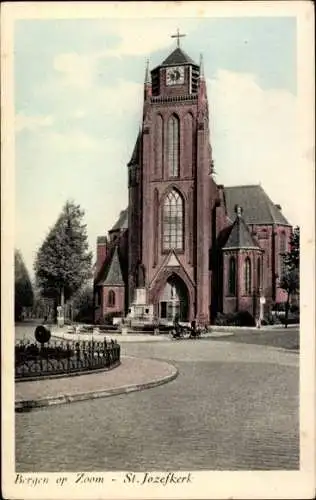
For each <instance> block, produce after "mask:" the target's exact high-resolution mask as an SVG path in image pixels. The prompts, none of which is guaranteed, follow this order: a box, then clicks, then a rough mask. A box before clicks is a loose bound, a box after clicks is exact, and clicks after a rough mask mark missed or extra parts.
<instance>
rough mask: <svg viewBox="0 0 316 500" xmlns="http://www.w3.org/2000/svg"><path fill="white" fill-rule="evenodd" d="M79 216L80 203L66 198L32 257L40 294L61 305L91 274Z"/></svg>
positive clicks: (86, 242) (87, 248)
mask: <svg viewBox="0 0 316 500" xmlns="http://www.w3.org/2000/svg"><path fill="white" fill-rule="evenodd" d="M83 217H84V211H83V210H81V208H80V206H79V205H75V204H74V203H73V202H72V201H67V203H66V204H65V206H64V207H63V210H62V212H61V214H60V216H59V217H58V219H57V221H56V223H55V225H54V227H53V228H52V229H51V230H50V231H49V233H48V236H47V238H46V240H45V241H44V243H43V244H42V246H41V248H40V249H39V251H38V253H37V255H36V259H35V264H34V269H35V275H36V280H37V284H38V286H39V287H40V288H41V291H42V295H43V296H45V297H50V298H52V297H53V298H55V299H56V300H58V301H59V303H60V305H61V306H62V307H64V302H65V300H67V299H69V298H70V297H71V296H72V295H73V294H74V293H75V292H76V291H77V290H79V288H81V286H82V285H83V284H84V283H85V282H86V280H87V279H88V278H89V277H90V276H91V262H92V253H91V252H89V247H88V239H87V232H86V225H85V224H83V222H82V220H83Z"/></svg>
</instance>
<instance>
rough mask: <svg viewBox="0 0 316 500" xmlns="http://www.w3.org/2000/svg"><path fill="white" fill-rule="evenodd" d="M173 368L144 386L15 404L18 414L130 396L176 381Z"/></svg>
mask: <svg viewBox="0 0 316 500" xmlns="http://www.w3.org/2000/svg"><path fill="white" fill-rule="evenodd" d="M168 364H169V366H171V367H172V373H171V374H170V375H167V376H165V377H163V378H160V379H157V380H152V381H150V382H145V383H143V384H134V385H125V386H122V387H114V388H112V389H105V390H101V391H96V392H93V391H90V392H84V393H78V394H61V395H60V396H51V397H48V398H41V399H31V400H25V401H16V402H15V411H16V412H19V413H21V412H28V411H31V410H33V409H35V408H44V407H48V406H53V405H61V404H66V403H74V402H76V401H86V400H88V399H98V398H107V397H110V396H118V395H119V394H129V393H130V392H136V391H143V390H145V389H152V388H153V387H158V386H159V385H163V384H166V383H168V382H171V381H172V380H174V379H175V378H176V377H177V376H178V375H179V371H178V369H177V368H176V367H175V366H173V365H172V364H170V363H168Z"/></svg>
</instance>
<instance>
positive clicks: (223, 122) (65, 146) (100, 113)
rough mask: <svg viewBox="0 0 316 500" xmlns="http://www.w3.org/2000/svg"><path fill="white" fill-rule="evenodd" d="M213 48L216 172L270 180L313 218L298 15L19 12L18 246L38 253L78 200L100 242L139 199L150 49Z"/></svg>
mask: <svg viewBox="0 0 316 500" xmlns="http://www.w3.org/2000/svg"><path fill="white" fill-rule="evenodd" d="M177 28H179V29H180V31H181V32H182V33H185V34H186V37H185V38H182V39H181V46H182V48H183V50H185V52H187V53H188V54H189V55H190V57H191V58H193V59H194V60H195V61H196V62H199V58H200V53H203V57H204V68H205V76H206V79H207V91H208V99H209V108H210V120H211V144H212V150H213V157H214V164H215V171H216V176H215V180H216V181H217V182H218V183H220V184H224V185H227V186H228V185H238V184H259V183H261V185H262V186H263V187H264V189H265V190H266V192H267V194H268V195H269V196H270V198H271V199H272V200H273V202H274V203H278V204H280V205H281V206H282V210H283V213H284V215H285V216H286V217H287V218H288V220H289V221H290V222H291V223H292V224H301V218H300V217H301V214H300V199H299V197H298V196H297V182H298V179H297V166H298V163H299V157H300V150H299V144H298V135H299V134H298V132H299V131H298V123H299V121H298V106H297V102H298V101H297V81H296V75H297V67H296V65H297V57H296V19H295V17H275V18H273V17H266V18H264V17H257V18H255V17H253V18H252V17H247V18H242V17H239V18H205V17H204V18H198V17H195V18H183V19H180V21H179V19H175V18H174V19H173V18H161V19H159V18H152V19H150V18H145V19H132V20H129V19H119V18H117V19H115V18H111V19H109V18H108V19H102V20H101V19H68V20H67V19H56V20H52V19H36V20H25V19H24V20H18V21H16V22H15V38H14V74H15V78H14V81H15V103H14V105H15V207H16V208H15V246H16V247H17V248H19V249H20V250H21V252H22V255H23V258H24V261H25V263H26V266H27V268H28V271H29V272H30V274H31V276H33V262H34V258H35V255H36V252H37V250H38V249H39V247H40V245H41V244H42V243H43V241H44V239H45V237H46V235H47V233H48V231H49V229H50V227H52V226H53V225H54V223H55V221H56V219H57V217H58V215H59V213H60V212H61V210H62V207H63V205H64V204H65V202H66V201H67V200H68V199H72V200H74V201H75V202H76V203H79V204H80V205H81V207H82V208H83V209H84V210H85V222H86V224H87V231H88V238H89V244H90V249H91V250H93V252H94V253H95V246H96V238H97V236H99V235H104V234H106V233H107V231H108V230H110V229H111V227H112V225H113V224H114V223H115V221H116V219H117V218H118V216H119V213H120V210H122V209H124V208H125V207H126V206H127V195H128V193H127V167H126V165H127V163H128V161H129V159H130V156H131V154H132V151H133V147H134V143H135V140H136V136H137V133H138V129H139V126H140V125H141V115H142V98H143V81H144V73H145V64H146V60H147V59H149V61H150V67H151V68H153V67H155V66H157V65H158V64H160V63H161V62H162V61H163V59H165V57H166V56H167V55H168V54H169V53H170V52H171V51H172V50H174V48H175V47H176V43H175V40H174V39H172V38H170V35H172V34H174V33H175V32H176V30H177Z"/></svg>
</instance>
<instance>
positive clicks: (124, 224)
mask: <svg viewBox="0 0 316 500" xmlns="http://www.w3.org/2000/svg"><path fill="white" fill-rule="evenodd" d="M127 228H128V209H127V208H126V209H125V210H121V212H120V215H119V218H118V219H117V221H116V222H115V224H114V226H113V227H112V229H111V231H118V230H119V229H127Z"/></svg>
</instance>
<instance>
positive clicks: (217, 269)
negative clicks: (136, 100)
mask: <svg viewBox="0 0 316 500" xmlns="http://www.w3.org/2000/svg"><path fill="white" fill-rule="evenodd" d="M181 36H182V35H180V34H179V32H178V34H177V35H175V38H177V46H176V48H175V50H173V52H172V53H171V54H170V55H168V57H166V59H165V60H164V61H163V62H162V63H161V64H160V65H159V66H157V67H155V68H153V69H152V70H151V71H150V70H149V67H148V64H147V68H146V72H145V81H144V99H143V118H142V124H141V128H140V130H139V133H138V135H137V139H136V143H135V147H134V150H133V152H132V155H131V158H130V161H129V163H128V165H127V171H128V176H127V177H128V202H127V203H126V205H127V208H125V209H124V210H122V211H121V213H120V215H119V217H118V220H117V222H116V223H115V224H114V226H113V227H112V229H111V230H110V231H109V232H108V235H101V236H99V237H98V238H97V262H96V268H95V276H94V311H95V321H96V322H102V321H104V319H105V318H109V317H115V316H118V317H124V318H125V317H127V318H130V319H131V320H133V319H135V320H136V319H138V320H140V319H141V320H143V321H149V322H152V321H153V320H155V321H159V322H170V321H172V320H173V318H174V317H175V315H177V316H178V317H179V318H180V321H183V322H186V321H192V320H193V319H196V321H197V322H198V323H200V324H208V323H210V322H212V321H214V319H215V318H216V315H217V314H218V313H222V314H226V313H232V312H237V311H248V312H249V313H250V314H251V315H252V316H253V317H256V315H257V314H258V310H259V301H260V298H261V300H262V302H264V303H265V305H264V308H265V312H267V311H268V310H269V309H270V308H271V306H272V305H273V304H274V303H276V302H284V301H285V293H284V291H283V290H281V289H280V288H279V282H280V276H281V275H282V253H284V252H285V251H287V250H288V246H289V240H290V235H291V232H292V227H291V225H290V224H289V222H288V221H287V220H286V218H285V217H284V215H283V214H282V211H281V207H280V205H277V204H275V203H273V201H272V200H271V199H270V198H269V196H268V194H267V193H266V192H265V191H264V189H263V188H262V186H261V185H243V186H229V187H225V186H223V185H220V184H217V183H216V182H215V180H214V163H213V159H212V144H211V140H210V123H209V119H210V118H209V106H208V96H207V88H206V81H205V75H204V68H203V59H202V57H201V59H200V61H199V64H197V63H196V62H195V61H194V60H192V59H191V57H189V55H187V54H186V53H185V51H184V50H183V49H182V48H181V47H180V37H181ZM213 119H214V120H216V116H214V117H212V120H213ZM249 147H251V146H249ZM263 297H264V299H262V298H263Z"/></svg>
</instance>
